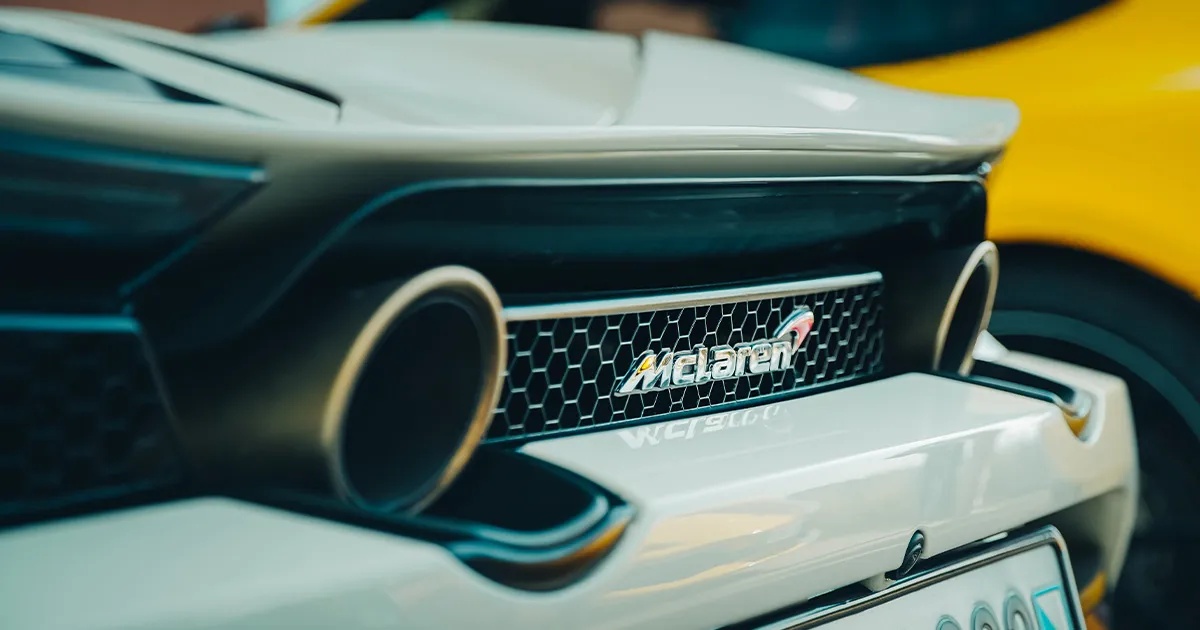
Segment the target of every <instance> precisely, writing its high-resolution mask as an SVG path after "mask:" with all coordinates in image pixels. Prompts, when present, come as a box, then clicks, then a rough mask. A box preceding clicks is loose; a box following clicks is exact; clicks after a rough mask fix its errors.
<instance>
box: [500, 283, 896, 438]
mask: <svg viewBox="0 0 1200 630" xmlns="http://www.w3.org/2000/svg"><path fill="white" fill-rule="evenodd" d="M883 290H884V278H883V275H882V273H880V272H878V271H866V272H860V273H845V274H841V275H833V276H825V277H819V278H813V279H804V280H792V281H784V282H773V283H767V284H758V285H748V286H737V287H721V288H710V289H701V290H692V291H681V292H677V293H663V294H653V295H638V296H630V297H617V298H611V299H593V300H580V301H569V302H555V303H547V304H528V305H519V306H509V307H506V308H505V309H504V316H505V322H506V328H507V332H508V336H509V357H508V359H507V361H506V367H505V373H504V375H503V379H504V383H503V391H502V395H501V400H500V402H499V403H498V405H497V407H496V409H495V411H494V413H493V417H492V423H493V426H492V427H491V429H490V430H489V433H488V436H487V437H486V438H485V440H484V441H485V443H488V444H499V445H508V446H513V445H519V444H523V443H526V442H531V441H535V440H543V439H552V438H558V437H565V436H569V435H576V434H580V433H589V432H595V431H605V430H614V429H623V428H628V427H633V426H638V425H642V424H650V423H658V422H663V421H667V420H671V419H676V418H680V417H688V416H695V415H701V414H711V413H722V412H729V411H734V410H737V409H742V408H746V407H753V406H759V405H764V404H769V403H771V402H777V401H780V400H786V399H790V398H798V397H801V396H808V395H812V394H815V393H819V392H822V391H827V390H830V389H835V388H838V387H843V386H847V385H851V384H861V383H865V382H869V381H870V380H874V379H876V378H879V377H881V376H882V375H883V373H884V365H883V347H884V339H883V322H882V317H881V315H882V303H883ZM854 291H857V292H858V293H856V294H855V295H857V296H858V297H855V298H854V302H853V304H854V305H857V304H858V303H859V301H863V303H862V304H861V306H860V307H857V306H856V308H862V309H865V310H863V313H864V314H866V313H867V312H868V311H869V313H870V314H871V319H870V322H869V324H868V325H867V326H866V327H865V333H864V334H863V335H862V339H861V340H860V341H862V342H865V343H867V344H868V346H867V351H866V352H864V354H869V355H870V357H869V366H868V367H867V369H866V370H865V371H856V372H854V373H852V374H848V375H842V376H835V377H833V378H828V379H826V378H824V377H825V375H826V373H827V372H828V369H827V367H826V369H825V370H824V371H822V372H821V373H820V375H818V376H814V377H813V382H812V383H808V384H802V382H801V381H803V380H805V378H806V373H807V371H808V369H809V367H811V366H812V363H809V364H808V366H809V367H804V368H803V369H801V365H802V363H803V362H804V361H805V357H806V356H808V355H807V354H805V355H802V356H801V357H800V359H799V360H798V361H797V362H796V363H795V367H794V368H793V370H791V371H788V372H775V373H769V374H763V375H749V374H747V375H746V376H744V377H735V378H733V379H730V380H727V381H724V383H726V384H727V385H722V389H721V392H720V395H721V396H723V397H724V398H726V399H727V400H725V401H722V402H708V403H697V405H696V406H694V407H690V408H683V409H678V410H675V409H672V410H671V411H668V412H649V413H642V412H638V415H637V416H636V417H628V418H625V417H623V418H617V417H615V416H616V415H617V414H618V412H617V411H615V409H614V411H613V416H614V417H610V418H609V419H607V420H604V421H601V422H596V420H595V417H594V415H593V416H592V417H590V418H587V420H589V421H590V422H588V423H584V420H585V419H584V418H582V417H580V418H579V419H578V424H576V425H575V426H569V427H562V426H557V427H554V428H547V426H548V425H549V424H555V423H557V422H558V420H555V421H554V422H553V423H546V422H544V420H546V419H547V418H545V417H543V423H542V425H541V428H540V429H535V430H532V431H530V430H527V429H528V427H525V426H522V428H521V430H519V431H516V432H514V431H513V428H512V427H513V425H512V423H511V422H510V421H509V419H508V418H507V414H508V413H509V411H510V405H511V398H512V397H513V396H514V395H516V394H521V395H524V394H525V392H526V390H525V388H523V387H516V386H514V380H513V374H512V373H513V371H514V367H515V365H516V363H515V362H516V361H517V359H518V358H519V356H521V357H526V358H530V362H531V364H532V362H533V359H532V358H531V357H532V354H533V352H534V350H533V349H530V350H528V351H524V350H520V348H522V347H523V345H525V344H522V343H520V342H518V341H517V340H516V337H517V335H518V334H520V333H519V332H518V328H515V327H514V326H517V327H519V326H522V325H526V326H531V325H535V324H536V325H538V326H539V327H540V326H542V325H543V323H545V322H554V323H558V322H574V323H575V324H576V325H577V323H578V322H579V321H580V319H581V318H583V319H593V318H601V319H603V318H612V317H617V318H625V317H634V318H635V319H639V321H640V319H641V318H646V317H653V316H654V315H656V314H657V315H661V314H663V313H665V312H667V311H669V310H675V311H676V312H679V310H683V309H711V308H719V309H722V313H723V311H724V309H725V308H727V307H731V308H737V307H739V306H741V305H747V306H746V308H747V309H750V308H751V307H750V306H749V305H753V304H755V303H759V304H762V303H763V302H766V303H768V304H770V303H771V302H772V301H778V302H780V304H779V306H773V305H772V306H771V307H770V311H768V315H770V314H771V313H778V314H779V317H780V318H782V317H784V316H786V315H787V312H785V310H786V309H787V307H786V303H787V301H788V300H792V301H793V306H792V307H791V308H795V305H798V304H800V303H801V302H802V301H803V300H804V298H807V297H811V296H825V297H826V298H828V299H832V300H835V301H834V302H832V304H831V306H830V309H829V310H830V311H832V310H833V309H834V308H837V305H839V304H843V306H842V307H841V312H843V313H844V312H848V309H849V308H850V306H851V305H844V301H843V300H844V298H845V296H849V295H851V292H854ZM839 295H842V297H838V296H839ZM820 308H822V309H824V305H823V303H822V306H821V307H820ZM662 316H663V317H670V316H669V315H662ZM721 316H722V317H724V316H725V315H724V314H722V315H721ZM832 316H833V315H832V313H831V314H829V315H825V319H829V318H831V317H832ZM754 317H755V319H756V321H758V322H759V323H758V324H755V325H751V328H752V329H756V330H758V331H760V332H761V331H762V330H764V329H768V330H769V325H768V324H766V322H767V321H768V320H767V319H766V317H767V316H766V315H762V316H760V315H757V314H756V315H755V316H754ZM821 317H822V316H821V315H820V314H818V319H819V320H820V319H821ZM674 321H678V320H674ZM622 325H623V324H622ZM644 326H646V324H645V323H640V324H639V327H644ZM820 326H821V325H820V324H818V327H820ZM548 327H549V328H550V330H553V328H554V324H551V325H549V326H548ZM735 328H736V330H731V331H728V330H727V332H730V333H731V334H732V335H733V336H738V335H739V333H744V332H745V331H746V330H748V329H747V328H746V327H745V325H742V326H740V328H739V327H736V326H735ZM862 328H864V327H862V326H860V324H859V323H854V324H853V326H852V327H851V331H853V330H858V329H862ZM608 330H612V326H611V324H609V328H608ZM832 330H837V327H836V326H835V327H833V328H832V329H831V332H830V334H832ZM821 332H822V331H821V330H818V328H814V330H813V333H812V335H810V337H811V338H812V340H811V341H809V342H806V343H809V344H817V347H819V348H821V350H822V352H823V355H820V356H819V357H818V358H819V359H820V360H823V361H825V362H826V363H828V362H831V361H834V360H837V354H836V353H834V355H833V358H832V359H831V358H830V357H829V353H828V352H825V350H827V349H828V343H827V342H822V341H819V335H820V334H821ZM547 334H548V333H547V332H545V331H543V330H541V328H539V330H538V335H539V337H543V336H547ZM549 334H552V333H549ZM572 334H573V335H579V334H581V333H580V332H579V330H578V329H575V330H574V331H573V333H572ZM693 334H694V333H691V332H689V333H687V334H684V335H681V336H680V337H678V340H677V341H676V342H675V344H678V343H679V342H680V341H683V340H687V339H689V338H690V337H691V336H693ZM715 334H717V333H714V332H712V331H708V332H705V333H702V336H703V337H705V338H709V337H712V336H713V335H715ZM741 336H742V337H743V341H749V338H746V335H744V334H742V335H741ZM717 338H718V339H720V337H717ZM655 341H658V340H657V339H653V340H651V343H653V342H655ZM719 343H725V340H720V341H719ZM599 345H600V344H595V343H592V342H589V343H588V350H587V351H586V352H593V351H596V352H599V351H600V350H599ZM619 345H621V346H629V347H634V345H635V344H634V343H631V342H626V341H621V342H619ZM709 345H712V344H709ZM658 346H661V347H658ZM658 346H655V347H653V348H651V347H647V348H634V352H636V353H639V354H640V352H641V351H642V350H643V349H655V350H656V352H657V351H658V350H662V349H674V350H676V351H678V350H680V349H682V348H683V347H675V346H673V345H672V344H671V343H666V344H658ZM687 347H688V348H690V346H687ZM566 351H567V350H557V351H554V352H561V353H565V352H566ZM634 356H635V357H636V356H637V354H635V355H634ZM847 358H849V357H847ZM551 361H552V358H551V359H548V360H546V361H545V362H544V364H541V365H540V367H534V368H533V371H534V372H542V373H546V372H549V371H550V369H551V366H550V363H551ZM604 363H607V364H610V365H612V366H613V368H614V370H615V371H616V372H615V377H616V382H620V380H621V377H622V376H623V375H624V374H625V370H627V369H628V368H629V367H631V366H632V364H633V361H632V360H630V361H629V365H628V366H626V365H625V364H624V363H623V362H622V361H621V359H620V358H617V357H615V356H614V358H613V359H611V360H604ZM571 367H572V368H573V367H575V366H571ZM578 367H580V369H581V370H582V366H578ZM601 367H602V366H601ZM836 371H837V370H835V372H836ZM756 376H757V377H760V378H759V380H758V382H757V384H754V383H752V384H750V385H745V383H746V382H747V380H753V379H754V378H755V377H756ZM517 378H518V379H519V378H520V376H518V377H517ZM764 378H765V379H768V380H767V381H764V380H763V379H764ZM771 379H773V381H772V380H771ZM559 380H560V381H562V380H566V379H559ZM599 380H600V379H599V378H593V379H592V380H591V381H590V382H589V383H590V384H591V385H592V387H595V388H596V391H597V397H598V399H601V400H605V401H606V402H605V404H608V405H611V406H615V405H614V403H612V402H611V401H612V400H613V399H614V398H618V399H619V398H624V397H623V396H622V397H618V396H616V395H615V394H614V392H613V391H611V390H610V391H603V390H602V389H601V388H599V385H598V384H597V381H599ZM788 380H790V381H791V384H790V385H788V386H786V387H783V388H782V389H779V388H780V387H782V386H783V384H784V381H788ZM547 382H549V380H547ZM743 385H745V387H746V388H747V389H749V390H752V391H751V393H749V394H748V395H745V396H739V395H738V394H730V393H729V392H727V387H732V388H741V387H742V386H743ZM561 387H562V386H561V383H560V385H558V386H551V387H550V388H549V389H556V388H558V389H561ZM709 387H710V388H711V387H712V385H709ZM760 388H765V389H767V390H774V391H767V392H766V393H753V390H757V389H760ZM694 389H696V386H691V385H687V386H682V387H679V388H673V389H672V390H663V391H658V392H654V394H653V395H654V398H653V402H652V403H651V404H650V405H645V407H646V408H647V409H648V408H649V407H651V406H653V405H658V404H659V403H660V402H661V401H659V399H658V396H667V397H668V400H670V401H671V405H672V407H676V406H679V401H675V400H673V396H672V395H671V394H669V393H668V392H674V393H676V394H678V395H679V396H680V398H681V399H682V396H683V394H682V393H680V392H682V391H683V390H694ZM697 391H699V390H697ZM646 395H647V396H649V395H650V394H646ZM730 395H732V396H733V397H734V399H733V400H728V399H729V398H730ZM634 396H638V395H634ZM698 396H699V397H700V398H708V396H709V394H703V393H701V394H698ZM578 398H579V397H578V396H577V397H576V399H578ZM567 403H568V404H571V403H572V401H570V400H568V401H567ZM638 404H639V405H642V404H643V403H638ZM626 405H628V403H626ZM530 407H532V405H530ZM593 413H594V412H593ZM619 413H620V414H621V415H624V413H625V411H624V410H622V411H621V412H619ZM561 418H562V416H561V412H560V415H559V419H560V420H561ZM523 420H524V421H526V422H527V421H528V417H527V416H526V417H523ZM497 423H500V424H499V425H497ZM522 424H524V422H523V423H522ZM498 426H503V427H504V428H503V429H499V430H498Z"/></svg>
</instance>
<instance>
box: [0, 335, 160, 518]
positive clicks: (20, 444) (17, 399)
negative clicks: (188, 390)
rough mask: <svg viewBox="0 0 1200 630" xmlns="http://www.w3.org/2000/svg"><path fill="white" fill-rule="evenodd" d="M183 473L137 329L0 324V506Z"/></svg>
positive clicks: (80, 496)
mask: <svg viewBox="0 0 1200 630" xmlns="http://www.w3.org/2000/svg"><path fill="white" fill-rule="evenodd" d="M181 472H182V471H181V467H180V462H179V460H178V459H177V452H176V450H175V446H174V443H173V440H172V437H171V435H170V433H169V424H168V418H167V411H166V408H165V407H164V405H163V402H162V400H161V398H160V396H159V391H158V388H157V385H156V383H155V380H154V376H153V372H152V370H151V366H150V365H149V363H148V361H147V359H146V356H145V354H144V352H143V347H142V343H141V339H140V338H139V337H138V336H137V335H136V334H135V333H133V332H131V331H119V332H112V331H58V330H53V331H39V330H28V329H21V330H0V515H3V514H12V513H17V512H21V513H25V512H34V511H38V510H40V509H52V508H59V507H66V506H70V505H75V504H79V503H87V502H89V501H92V500H102V499H111V498H114V497H117V496H124V495H127V494H130V493H134V492H137V491H139V490H150V489H156V488H160V487H162V486H164V485H166V484H169V483H172V482H173V481H176V480H177V479H178V478H179V475H180V474H181Z"/></svg>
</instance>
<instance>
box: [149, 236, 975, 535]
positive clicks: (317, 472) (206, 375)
mask: <svg viewBox="0 0 1200 630" xmlns="http://www.w3.org/2000/svg"><path fill="white" fill-rule="evenodd" d="M883 271H884V282H885V283H886V287H885V289H886V290H885V291H884V295H885V307H884V317H885V318H886V323H885V333H884V334H885V342H886V344H887V346H886V349H885V357H886V358H885V361H886V362H887V365H888V367H889V372H892V373H899V372H907V371H943V372H956V373H959V374H963V375H965V374H967V373H969V372H970V369H971V366H972V350H973V349H974V346H975V342H976V340H977V339H978V338H979V336H980V334H981V333H982V332H983V331H984V330H985V329H986V327H987V323H988V320H989V318H990V316H991V310H992V303H993V301H994V299H995V295H996V283H997V279H998V254H997V251H996V246H995V245H993V244H992V243H990V242H983V243H980V244H979V245H977V246H975V247H969V248H964V249H954V250H946V251H941V252H935V253H933V254H932V255H928V256H921V257H919V258H914V259H913V260H911V261H906V262H902V263H899V264H892V265H885V266H884V270H883ZM285 314H286V315H288V317H286V318H278V319H279V321H278V323H276V324H270V325H269V326H270V327H269V328H267V329H266V330H259V331H258V332H257V333H256V334H254V335H250V336H248V338H247V339H245V340H242V341H240V342H239V343H238V345H237V346H236V347H231V348H225V349H223V350H219V351H214V352H213V353H211V354H210V355H208V356H206V357H193V358H191V359H189V360H188V361H187V362H186V364H183V365H179V362H176V363H175V364H168V366H167V368H168V370H167V373H168V374H167V375H168V378H169V379H170V381H171V384H172V394H173V395H174V397H175V402H176V406H177V407H178V410H179V412H180V416H181V418H182V420H183V425H184V426H182V427H181V429H183V430H182V435H183V436H184V443H185V447H186V448H187V449H188V452H189V455H190V456H191V459H192V460H193V461H194V462H198V463H201V464H202V466H200V467H199V468H200V473H201V477H202V478H203V479H205V480H206V481H209V482H212V483H216V484H218V485H219V484H222V483H227V484H229V485H232V486H238V487H242V486H244V485H246V484H247V483H251V484H254V485H258V486H264V487H272V488H288V489H292V490H298V491H302V492H311V493H317V494H321V495H324V496H332V497H334V498H336V499H338V500H340V501H341V502H344V503H347V504H350V505H352V506H354V507H356V508H359V509H363V510H367V511H371V512H381V513H415V512H419V511H420V510H421V509H423V508H424V507H426V506H428V505H429V504H430V503H432V502H433V501H434V500H435V499H437V498H438V496H439V495H441V494H442V492H443V491H444V490H446V489H447V487H448V486H449V485H450V483H451V482H452V481H453V480H454V479H455V478H456V476H457V475H458V473H459V472H461V470H462V469H463V467H464V466H465V465H466V464H467V461H468V460H469V459H470V458H471V455H472V453H473V452H474V450H475V448H476V446H477V445H478V444H479V443H480V441H481V440H482V439H483V438H484V436H485V434H486V432H487V428H488V426H489V424H490V422H491V417H492V414H493V410H494V409H495V408H496V403H497V399H498V397H499V395H500V389H501V383H502V378H503V375H504V366H505V363H506V361H507V345H506V338H507V333H506V328H505V322H504V319H503V315H502V311H501V305H500V299H499V297H498V296H497V294H496V291H495V290H494V289H493V288H492V286H491V285H490V284H489V283H488V281H487V280H486V279H485V278H484V277H483V276H481V275H480V274H478V273H476V272H474V271H472V270H470V269H466V268H463V267H454V266H449V267H439V268H435V269H432V270H430V271H427V272H425V273H421V274H419V275H417V276H414V277H412V278H409V279H407V280H404V281H401V282H395V283H391V284H387V285H381V286H377V287H373V288H370V289H364V290H359V291H355V292H352V293H349V294H347V295H346V296H344V297H342V298H340V299H337V300H334V301H332V302H322V303H320V304H319V305H318V306H316V307H311V308H310V310H306V311H303V312H302V314H299V315H296V314H295V313H294V312H287V313H285Z"/></svg>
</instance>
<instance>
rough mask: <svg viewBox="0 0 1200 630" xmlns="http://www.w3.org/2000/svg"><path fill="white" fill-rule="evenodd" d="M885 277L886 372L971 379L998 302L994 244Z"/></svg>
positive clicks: (909, 264) (908, 265) (905, 265)
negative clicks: (977, 352) (978, 345)
mask: <svg viewBox="0 0 1200 630" xmlns="http://www.w3.org/2000/svg"><path fill="white" fill-rule="evenodd" d="M883 278H884V283H885V285H886V286H885V290H884V296H885V297H884V317H885V318H886V323H885V325H884V339H885V343H886V344H887V346H886V350H885V353H886V355H885V356H886V359H885V360H886V362H887V365H888V371H889V372H892V373H900V372H912V371H926V372H928V371H935V372H953V373H957V374H959V375H963V376H965V375H967V374H969V373H970V372H971V367H972V365H973V364H974V358H973V356H972V352H973V351H974V349H975V343H976V342H977V341H978V340H979V336H980V335H981V334H983V332H984V331H985V330H987V326H988V322H989V321H990V320H991V318H992V305H993V304H994V303H995V301H996V286H997V282H998V281H999V279H1000V254H999V252H998V251H997V249H996V245H995V244H994V243H992V242H990V241H984V242H982V243H979V244H978V245H975V246H973V247H965V248H959V249H950V250H943V251H938V252H934V253H933V254H932V255H929V256H923V257H919V258H914V259H912V260H905V261H902V262H898V263H895V264H891V265H888V266H886V268H885V269H884V275H883Z"/></svg>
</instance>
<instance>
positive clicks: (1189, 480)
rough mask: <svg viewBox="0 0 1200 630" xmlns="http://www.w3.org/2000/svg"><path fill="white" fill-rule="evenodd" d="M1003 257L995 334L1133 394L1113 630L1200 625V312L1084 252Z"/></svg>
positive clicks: (1161, 287) (1023, 250) (1020, 250)
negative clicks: (1124, 535)
mask: <svg viewBox="0 0 1200 630" xmlns="http://www.w3.org/2000/svg"><path fill="white" fill-rule="evenodd" d="M1000 260H1001V263H1000V267H1001V273H1000V288H999V293H998V294H997V298H996V309H995V312H994V315H993V318H992V322H991V326H990V327H989V330H990V331H991V332H992V334H994V335H995V336H996V337H997V338H998V339H1000V341H1001V342H1003V343H1004V344H1005V345H1007V346H1008V347H1009V348H1011V349H1013V350H1019V351H1025V352H1032V353H1036V354H1040V355H1043V356H1049V357H1054V358H1058V359H1062V360H1065V361H1070V362H1072V363H1076V364H1079V365H1084V366H1087V367H1092V368H1095V369H1098V370H1101V371H1104V372H1108V373H1111V374H1115V375H1117V376H1120V377H1122V378H1124V379H1125V381H1126V383H1127V384H1128V385H1129V389H1130V394H1131V397H1132V400H1133V406H1134V422H1135V425H1136V432H1137V439H1138V457H1139V460H1140V466H1141V506H1140V509H1139V514H1138V521H1137V526H1136V529H1135V532H1134V538H1133V541H1132V543H1131V545H1130V549H1129V555H1128V557H1127V560H1126V564H1125V568H1124V570H1123V573H1122V575H1121V579H1120V582H1119V583H1118V585H1117V589H1116V592H1115V594H1114V596H1113V597H1112V599H1111V600H1110V602H1111V604H1112V622H1113V624H1112V625H1113V627H1114V628H1115V629H1116V630H1132V629H1135V628H1174V627H1178V628H1200V604H1198V603H1197V601H1196V597H1197V595H1200V585H1198V583H1197V582H1196V580H1195V578H1194V576H1193V575H1192V572H1193V571H1195V570H1196V569H1197V567H1200V305H1198V304H1197V303H1196V301H1194V300H1193V299H1192V298H1191V297H1189V296H1187V295H1185V294H1183V293H1182V292H1179V291H1177V290H1175V289H1173V288H1172V287H1169V286H1167V285H1165V284H1162V283H1160V282H1159V281H1157V280H1156V279H1154V278H1152V277H1149V276H1147V275H1145V274H1143V273H1141V272H1139V271H1136V270H1134V269H1132V268H1129V267H1126V266H1124V265H1122V264H1120V263H1116V262H1113V261H1110V260H1106V259H1101V258H1096V257H1092V256H1090V255H1087V254H1082V253H1077V252H1070V251H1064V250H1053V249H1046V248H1035V247H1009V248H1005V249H1002V250H1001V257H1000Z"/></svg>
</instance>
